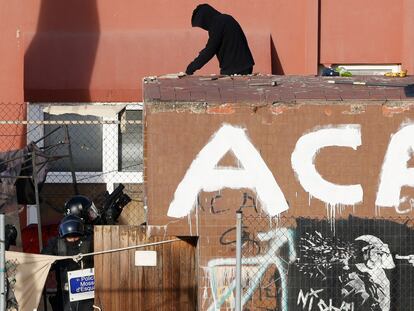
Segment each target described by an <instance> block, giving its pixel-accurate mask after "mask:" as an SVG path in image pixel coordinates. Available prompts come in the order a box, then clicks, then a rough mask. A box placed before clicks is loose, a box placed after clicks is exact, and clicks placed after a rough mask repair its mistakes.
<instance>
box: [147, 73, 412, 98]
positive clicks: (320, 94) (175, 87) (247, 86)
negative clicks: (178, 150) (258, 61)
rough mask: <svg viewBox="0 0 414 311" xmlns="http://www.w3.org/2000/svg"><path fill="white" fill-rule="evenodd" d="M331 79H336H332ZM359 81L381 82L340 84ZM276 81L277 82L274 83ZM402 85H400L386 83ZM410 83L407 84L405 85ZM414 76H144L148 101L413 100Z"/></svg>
mask: <svg viewBox="0 0 414 311" xmlns="http://www.w3.org/2000/svg"><path fill="white" fill-rule="evenodd" d="M328 81H335V83H329V82H328ZM344 81H347V82H348V83H349V82H352V81H358V82H366V83H374V84H383V85H380V86H367V85H352V84H338V83H339V82H344ZM273 84H275V85H273ZM385 84H388V85H391V84H392V85H399V86H385ZM406 85H408V87H404V86H406ZM413 89H414V76H408V77H405V78H389V77H382V76H369V77H368V76H354V77H348V78H345V77H319V76H318V77H311V76H274V75H251V76H219V75H216V76H214V75H211V76H183V77H177V76H176V75H166V76H160V77H148V78H144V81H143V90H144V101H145V102H159V101H161V102H208V103H275V102H289V103H295V102H304V101H311V100H315V101H318V102H324V101H327V102H331V101H355V100H364V101H365V100H366V101H392V102H396V101H397V102H398V101H414V91H413Z"/></svg>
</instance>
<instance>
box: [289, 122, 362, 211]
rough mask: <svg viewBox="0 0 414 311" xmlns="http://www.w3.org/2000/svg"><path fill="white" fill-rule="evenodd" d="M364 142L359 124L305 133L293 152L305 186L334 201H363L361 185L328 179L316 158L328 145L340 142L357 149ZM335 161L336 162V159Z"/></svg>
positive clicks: (295, 168)
mask: <svg viewBox="0 0 414 311" xmlns="http://www.w3.org/2000/svg"><path fill="white" fill-rule="evenodd" d="M360 145H361V131H360V126H359V125H352V124H348V125H342V126H338V125H336V126H335V127H334V126H331V127H328V128H322V129H319V130H316V131H314V132H311V133H308V134H305V135H303V136H302V137H301V138H299V140H298V141H297V143H296V147H295V150H294V151H293V153H292V157H291V161H292V168H293V170H294V171H295V173H296V175H297V178H298V180H299V182H300V184H301V185H302V187H303V188H304V189H305V190H306V191H307V192H309V194H310V195H312V196H313V197H315V198H318V199H319V200H321V201H324V202H325V203H327V204H329V205H331V206H334V205H338V204H339V205H354V204H357V203H360V202H362V198H363V190H362V187H361V185H359V184H358V185H346V186H345V185H337V184H334V183H331V182H328V181H326V180H325V179H323V178H322V176H321V175H320V174H319V173H318V171H317V170H316V167H315V165H314V160H315V157H316V154H317V153H318V151H319V150H320V149H322V148H324V147H329V146H340V147H351V148H353V149H356V148H357V147H358V146H360ZM332 165H334V163H332Z"/></svg>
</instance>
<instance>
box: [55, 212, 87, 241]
mask: <svg viewBox="0 0 414 311" xmlns="http://www.w3.org/2000/svg"><path fill="white" fill-rule="evenodd" d="M84 233H85V226H84V224H83V220H82V218H80V217H78V216H75V215H67V216H65V217H63V219H62V220H61V222H60V224H59V237H61V238H66V237H70V236H82V235H84Z"/></svg>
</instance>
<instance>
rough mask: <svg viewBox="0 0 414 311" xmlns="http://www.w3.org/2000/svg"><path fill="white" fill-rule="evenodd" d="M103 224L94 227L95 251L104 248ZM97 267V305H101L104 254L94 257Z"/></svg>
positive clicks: (95, 266)
mask: <svg viewBox="0 0 414 311" xmlns="http://www.w3.org/2000/svg"><path fill="white" fill-rule="evenodd" d="M102 231H103V228H102V226H95V227H94V243H93V244H94V251H95V252H98V251H101V250H102V249H103V239H102ZM94 268H95V302H94V303H95V305H97V306H99V307H101V295H103V292H102V284H103V282H102V280H103V273H104V272H103V255H97V256H95V258H94Z"/></svg>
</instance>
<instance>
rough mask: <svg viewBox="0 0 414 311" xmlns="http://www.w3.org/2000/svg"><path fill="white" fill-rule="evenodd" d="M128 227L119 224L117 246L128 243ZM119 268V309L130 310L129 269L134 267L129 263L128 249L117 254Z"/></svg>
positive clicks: (123, 245)
mask: <svg viewBox="0 0 414 311" xmlns="http://www.w3.org/2000/svg"><path fill="white" fill-rule="evenodd" d="M129 229H130V227H127V226H120V227H119V247H127V246H129V243H128V232H129ZM119 256H120V260H119V264H120V270H119V285H120V288H119V289H120V291H119V299H120V301H119V310H130V309H128V308H129V307H130V306H128V295H129V292H128V290H129V288H130V279H131V278H130V271H131V270H133V268H134V263H133V262H132V264H130V261H129V251H122V252H120V254H119Z"/></svg>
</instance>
